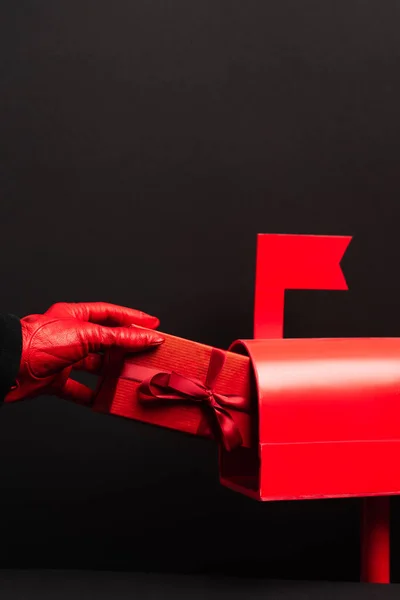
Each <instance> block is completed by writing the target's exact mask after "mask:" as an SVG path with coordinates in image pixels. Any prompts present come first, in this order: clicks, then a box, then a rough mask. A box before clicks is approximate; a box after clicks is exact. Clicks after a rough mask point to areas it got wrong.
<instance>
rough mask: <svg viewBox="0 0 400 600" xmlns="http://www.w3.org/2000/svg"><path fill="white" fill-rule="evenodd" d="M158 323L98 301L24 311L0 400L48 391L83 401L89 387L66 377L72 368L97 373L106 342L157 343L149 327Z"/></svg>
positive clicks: (127, 346) (135, 347) (135, 346)
mask: <svg viewBox="0 0 400 600" xmlns="http://www.w3.org/2000/svg"><path fill="white" fill-rule="evenodd" d="M135 325H139V327H135ZM158 325H159V321H158V319H157V318H156V317H152V316H150V315H147V314H145V313H142V312H139V311H137V310H133V309H130V308H124V307H120V306H115V305H113V304H105V303H102V302H93V303H90V302H89V303H77V304H67V303H59V304H54V305H53V306H52V307H51V308H50V309H49V310H47V311H46V312H45V313H44V314H43V315H30V316H27V317H24V318H23V319H21V326H22V340H23V342H22V357H21V364H20V370H19V374H18V377H17V381H16V383H15V386H13V388H12V389H11V390H10V392H9V393H8V394H7V396H6V397H5V402H13V401H15V400H23V399H25V398H32V397H34V396H37V395H40V394H52V395H56V396H60V397H62V398H66V399H68V400H73V401H76V402H79V403H89V402H90V401H91V400H92V398H93V394H94V392H93V391H92V390H91V389H90V388H88V387H86V386H85V385H83V384H81V383H79V382H77V381H75V380H74V379H71V378H70V373H71V371H72V369H79V370H84V371H88V372H91V373H96V374H101V369H102V355H101V354H100V353H101V352H104V350H106V349H107V348H110V347H115V346H117V347H120V348H121V349H124V350H126V351H127V352H137V351H141V350H144V349H146V348H149V347H152V346H157V345H159V344H161V343H162V342H163V338H162V337H161V336H160V335H159V334H158V333H156V332H155V331H150V330H151V329H155V328H156V327H158ZM141 327H143V328H147V329H141Z"/></svg>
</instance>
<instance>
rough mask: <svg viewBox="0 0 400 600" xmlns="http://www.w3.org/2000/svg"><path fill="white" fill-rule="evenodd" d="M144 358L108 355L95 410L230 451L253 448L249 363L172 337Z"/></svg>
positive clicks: (236, 356) (119, 351) (111, 353)
mask: <svg viewBox="0 0 400 600" xmlns="http://www.w3.org/2000/svg"><path fill="white" fill-rule="evenodd" d="M162 335H163V337H165V342H164V343H163V344H162V345H161V346H159V347H157V348H155V349H151V350H148V351H145V352H141V353H139V354H130V355H126V354H123V353H121V350H118V349H113V350H110V351H109V352H108V353H106V355H105V357H104V358H105V369H104V371H105V373H106V375H105V377H104V378H103V379H102V380H101V382H100V386H99V388H98V391H97V395H96V399H95V402H94V405H93V409H94V410H96V411H99V412H105V413H109V414H112V415H117V416H120V417H125V418H128V419H135V420H137V421H141V422H143V423H149V424H152V425H158V426H162V427H166V428H170V429H175V430H178V431H181V432H185V433H188V434H193V435H198V436H202V437H206V438H213V439H216V440H217V441H218V442H220V443H221V444H222V445H223V447H224V448H225V449H226V450H228V451H230V450H232V449H234V448H236V447H239V446H244V447H250V446H251V443H252V440H253V439H254V436H253V435H252V431H253V430H254V420H253V421H252V420H251V417H250V414H249V413H250V412H251V407H252V403H253V404H254V396H253V398H252V397H251V392H252V379H251V378H252V367H251V362H250V359H249V358H248V357H246V356H241V355H240V354H237V353H232V352H227V351H223V350H220V349H217V348H213V347H211V346H207V345H204V344H199V343H197V342H193V341H190V340H185V339H182V338H178V337H175V336H171V335H166V334H162Z"/></svg>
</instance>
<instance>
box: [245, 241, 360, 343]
mask: <svg viewBox="0 0 400 600" xmlns="http://www.w3.org/2000/svg"><path fill="white" fill-rule="evenodd" d="M350 241H351V237H348V236H324V235H269V234H265V235H264V234H261V235H259V236H258V246H257V264H256V293H255V309H254V337H255V338H261V339H263V338H282V337H283V321H284V318H283V316H284V300H285V290H347V289H348V288H347V283H346V280H345V278H344V275H343V272H342V270H341V268H340V261H341V260H342V258H343V255H344V253H345V251H346V249H347V247H348V245H349V243H350Z"/></svg>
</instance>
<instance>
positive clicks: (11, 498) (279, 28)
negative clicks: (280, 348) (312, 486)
mask: <svg viewBox="0 0 400 600" xmlns="http://www.w3.org/2000/svg"><path fill="white" fill-rule="evenodd" d="M399 18H400V6H399V4H398V2H396V1H395V0H391V1H390V0H385V1H384V2H382V1H380V2H379V1H375V2H372V1H364V2H361V1H356V0H334V1H333V0H332V1H331V0H325V1H324V2H319V1H317V0H313V1H312V0H303V1H302V2H299V1H298V0H271V1H269V2H265V1H261V0H259V1H251V0H250V1H249V0H248V1H246V2H244V1H242V2H239V1H237V0H230V1H225V2H223V1H219V0H212V1H209V0H192V1H190V2H187V1H186V0H170V1H169V2H167V1H162V0H136V1H135V2H131V1H123V0H114V2H105V1H104V0H93V1H88V0H80V1H75V2H74V1H71V0H70V1H61V0H60V1H57V2H54V1H53V0H36V1H33V0H32V1H28V0H19V1H18V2H15V0H2V2H1V8H0V50H1V61H0V69H1V93H0V115H1V120H0V124H1V142H0V152H1V158H0V173H1V180H0V194H1V212H0V248H1V261H0V277H1V282H2V289H1V298H0V310H3V311H9V312H14V313H15V314H18V315H20V316H23V315H25V314H28V313H35V312H43V311H44V310H46V308H48V307H49V306H50V305H51V304H52V303H54V302H56V301H91V300H104V301H109V302H113V303H118V304H122V305H127V306H134V307H138V308H141V309H143V310H146V311H148V312H150V313H153V314H156V315H158V316H159V317H160V318H161V321H162V329H163V330H165V331H168V332H171V333H174V334H177V335H182V336H186V337H189V338H193V339H196V340H198V341H202V342H205V343H211V344H214V345H217V346H221V347H226V346H227V345H228V344H229V343H230V342H231V341H232V340H234V339H236V338H239V337H248V336H251V334H252V313H253V287H254V268H255V248H256V235H257V233H261V232H273V233H276V232H287V233H315V234H345V235H353V236H354V240H353V242H352V243H351V246H350V247H349V249H348V251H347V253H346V256H345V259H344V261H343V270H344V272H345V275H346V278H347V281H348V284H349V286H350V291H349V292H340V293H336V292H301V293H300V292H292V293H289V294H288V298H287V322H286V329H285V333H286V335H288V336H342V335H349V336H357V335H361V336H369V335H382V336H396V335H400V315H399V306H400V289H399V285H398V267H397V265H398V262H399V259H400V245H399V242H398V223H397V221H398V218H399V212H400V211H399V208H398V206H399V193H400V169H399V159H400V141H399V140H400V111H399V106H400V80H399V66H400V36H399ZM0 456H1V463H0V481H1V489H0V504H1V510H2V519H1V521H0V540H1V543H0V565H1V566H3V567H15V566H18V567H41V568H61V567H68V568H78V569H80V568H85V569H87V568H96V569H97V568H101V569H104V568H107V569H132V570H166V571H176V572H203V571H211V572H223V573H230V574H235V575H241V574H243V575H254V576H258V575H265V576H269V577H274V578H277V577H284V578H303V577H304V578H308V579H317V578H327V579H339V580H357V578H358V574H359V503H358V501H353V500H345V501H324V502H304V503H278V504H258V503H255V502H252V501H251V500H247V499H246V498H244V497H241V496H239V495H235V494H234V493H232V492H230V491H228V490H226V489H224V488H222V487H221V486H220V485H219V482H218V470H217V468H218V465H217V457H216V448H215V447H214V445H213V444H211V443H210V444H209V443H207V442H204V441H201V440H197V439H195V438H186V437H184V436H180V435H179V434H176V433H172V432H167V431H162V430H157V429H152V428H150V427H145V426H142V425H139V424H135V423H131V422H125V421H123V420H119V419H111V418H109V417H105V416H100V415H93V414H91V413H90V412H89V411H86V410H85V409H82V408H79V407H76V406H72V405H69V404H67V403H63V402H61V401H58V400H56V399H54V398H40V399H38V400H36V401H33V402H25V403H20V404H18V405H15V406H14V405H13V406H7V407H4V408H3V410H2V414H1V419H0ZM393 468H398V467H397V465H393ZM392 507H393V519H392V536H393V565H392V578H393V580H394V581H400V506H399V502H398V500H397V499H393V500H392Z"/></svg>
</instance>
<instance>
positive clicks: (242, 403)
mask: <svg viewBox="0 0 400 600" xmlns="http://www.w3.org/2000/svg"><path fill="white" fill-rule="evenodd" d="M225 358H226V357H225V352H223V351H222V350H217V349H215V348H213V350H212V352H211V357H210V363H209V366H208V371H207V376H206V380H205V383H202V382H201V381H198V380H196V379H190V378H188V377H185V376H183V375H179V374H178V373H176V372H174V371H172V372H170V373H161V372H156V373H155V374H152V375H150V376H148V377H147V378H146V379H144V380H143V381H142V382H141V384H140V385H139V388H138V398H139V400H140V401H141V402H143V403H146V404H148V405H149V406H150V405H151V404H152V403H160V402H161V403H164V402H193V403H197V404H199V405H201V406H202V408H203V410H204V411H206V412H207V416H208V417H209V425H210V427H212V428H213V429H216V432H217V434H218V437H219V438H220V440H221V442H222V443H223V445H224V447H225V449H226V450H233V449H234V448H236V447H237V446H240V445H241V444H242V436H241V434H240V431H239V429H238V428H237V426H236V424H235V422H234V420H233V418H232V417H231V415H230V414H229V412H228V411H227V410H226V409H225V406H228V407H231V408H232V407H234V408H236V409H238V410H245V408H246V406H247V399H246V398H244V397H241V396H227V395H223V394H219V393H216V392H215V391H214V389H213V388H214V386H215V383H216V381H217V379H218V376H219V374H220V373H221V370H222V367H223V366H224V363H225ZM129 366H130V367H131V369H132V370H131V369H129V370H130V371H131V376H133V375H134V374H135V370H136V377H137V376H138V374H139V372H140V371H142V373H143V367H141V366H139V365H137V366H138V370H137V369H136V365H133V364H131V365H129ZM124 371H126V369H124ZM146 371H147V372H149V370H148V369H146V368H145V369H144V372H146ZM124 375H125V377H126V376H127V375H128V373H126V372H125V373H124ZM132 378H134V377H132Z"/></svg>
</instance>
